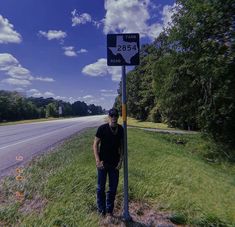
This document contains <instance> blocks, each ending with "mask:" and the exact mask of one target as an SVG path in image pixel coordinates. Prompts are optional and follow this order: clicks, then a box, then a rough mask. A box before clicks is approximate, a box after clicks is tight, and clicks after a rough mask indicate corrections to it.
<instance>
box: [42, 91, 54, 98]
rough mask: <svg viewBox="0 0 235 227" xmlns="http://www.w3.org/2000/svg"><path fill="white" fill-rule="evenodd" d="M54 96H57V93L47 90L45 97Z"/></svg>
mask: <svg viewBox="0 0 235 227" xmlns="http://www.w3.org/2000/svg"><path fill="white" fill-rule="evenodd" d="M54 96H55V94H54V93H52V92H50V91H46V92H45V93H44V97H54Z"/></svg>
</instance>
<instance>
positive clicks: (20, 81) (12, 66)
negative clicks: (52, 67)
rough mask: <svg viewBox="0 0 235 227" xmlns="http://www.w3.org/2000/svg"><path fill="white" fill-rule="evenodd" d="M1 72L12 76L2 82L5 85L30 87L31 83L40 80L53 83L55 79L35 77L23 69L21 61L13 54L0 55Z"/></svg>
mask: <svg viewBox="0 0 235 227" xmlns="http://www.w3.org/2000/svg"><path fill="white" fill-rule="evenodd" d="M0 71H3V72H4V74H5V75H7V76H10V78H7V79H5V80H3V81H2V83H5V84H11V85H19V86H20V85H21V86H28V85H30V84H31V82H30V81H33V80H39V81H44V82H53V81H54V79H53V78H50V77H34V76H32V75H31V72H30V71H29V70H28V69H26V68H24V67H22V66H21V65H20V63H19V61H18V60H17V59H16V58H15V57H13V56H12V55H11V54H8V53H2V54H0Z"/></svg>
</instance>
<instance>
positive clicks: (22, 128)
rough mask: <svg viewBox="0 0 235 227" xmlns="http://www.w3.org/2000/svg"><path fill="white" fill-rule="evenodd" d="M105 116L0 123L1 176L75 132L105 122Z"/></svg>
mask: <svg viewBox="0 0 235 227" xmlns="http://www.w3.org/2000/svg"><path fill="white" fill-rule="evenodd" d="M104 119H105V115H97V116H88V117H77V118H69V119H62V120H54V121H53V120H52V121H45V122H36V123H27V124H17V125H6V126H0V177H1V176H4V175H6V174H7V173H9V171H10V170H11V169H12V168H13V167H14V166H16V165H20V164H23V163H25V162H26V161H29V160H30V159H32V157H34V156H35V155H36V154H39V153H41V152H43V151H45V150H47V149H48V148H50V147H51V146H53V145H54V144H56V143H58V142H60V141H62V140H64V139H66V138H68V137H70V136H71V135H73V134H75V133H77V132H79V131H81V130H83V129H85V128H89V127H97V126H99V125H101V124H102V123H104ZM22 157H23V160H21V159H22ZM16 159H18V160H16Z"/></svg>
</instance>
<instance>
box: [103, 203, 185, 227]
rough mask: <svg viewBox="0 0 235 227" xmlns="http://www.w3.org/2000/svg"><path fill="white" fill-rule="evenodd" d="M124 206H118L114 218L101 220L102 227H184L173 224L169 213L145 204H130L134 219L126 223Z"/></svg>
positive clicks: (130, 211)
mask: <svg viewBox="0 0 235 227" xmlns="http://www.w3.org/2000/svg"><path fill="white" fill-rule="evenodd" d="M122 209H123V208H122V205H121V204H119V203H118V204H117V205H116V208H115V210H114V215H113V217H110V216H106V217H101V218H100V223H99V225H100V227H116V226H120V227H154V226H157V227H174V226H183V225H176V224H174V223H172V222H171V221H170V220H169V218H170V216H171V214H170V213H169V212H165V211H164V212H163V211H158V210H155V209H153V208H152V207H151V206H150V205H149V204H147V203H145V202H141V201H139V202H136V201H135V202H130V203H129V213H130V216H131V218H132V221H130V222H124V220H123V218H122V212H123V210H122Z"/></svg>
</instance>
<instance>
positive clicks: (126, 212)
mask: <svg viewBox="0 0 235 227" xmlns="http://www.w3.org/2000/svg"><path fill="white" fill-rule="evenodd" d="M122 120H123V128H124V161H123V162H124V163H123V168H124V212H123V217H124V220H125V221H131V216H130V214H129V205H128V153H127V113H126V67H125V66H122Z"/></svg>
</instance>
